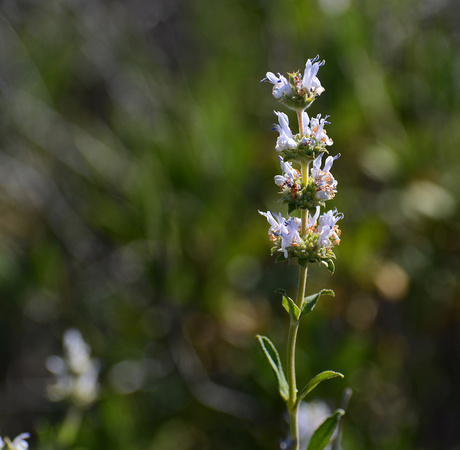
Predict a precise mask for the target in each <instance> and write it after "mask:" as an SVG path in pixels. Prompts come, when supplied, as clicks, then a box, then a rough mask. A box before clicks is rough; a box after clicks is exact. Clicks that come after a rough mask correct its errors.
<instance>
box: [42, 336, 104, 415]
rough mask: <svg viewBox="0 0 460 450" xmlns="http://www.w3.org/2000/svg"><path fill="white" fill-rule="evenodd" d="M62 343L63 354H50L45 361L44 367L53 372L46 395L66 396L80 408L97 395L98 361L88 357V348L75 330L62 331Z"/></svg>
mask: <svg viewBox="0 0 460 450" xmlns="http://www.w3.org/2000/svg"><path fill="white" fill-rule="evenodd" d="M63 346H64V356H63V357H60V356H50V357H49V358H48V359H47V360H46V367H47V368H48V370H49V371H50V372H52V373H53V374H54V375H55V383H54V384H52V385H50V386H48V391H47V393H48V398H49V399H50V400H51V401H61V400H65V399H67V400H69V401H70V402H72V403H74V404H75V405H76V406H77V407H79V408H82V409H84V408H86V407H88V406H90V405H91V404H92V403H94V402H95V401H96V400H97V397H98V395H99V383H98V376H99V363H98V361H97V360H95V359H92V358H91V357H90V354H91V348H90V346H89V345H88V344H87V343H86V342H85V341H84V340H83V337H82V335H81V333H80V332H79V331H78V330H76V329H69V330H67V331H66V332H65V333H64V337H63Z"/></svg>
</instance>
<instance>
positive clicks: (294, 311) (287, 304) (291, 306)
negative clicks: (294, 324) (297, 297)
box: [275, 289, 301, 320]
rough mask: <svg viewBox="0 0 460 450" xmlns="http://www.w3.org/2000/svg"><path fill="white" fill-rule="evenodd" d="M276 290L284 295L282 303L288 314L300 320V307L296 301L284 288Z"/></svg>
mask: <svg viewBox="0 0 460 450" xmlns="http://www.w3.org/2000/svg"><path fill="white" fill-rule="evenodd" d="M275 292H277V293H278V294H281V295H282V296H283V302H282V305H283V307H284V309H285V310H286V311H287V312H288V314H289V315H290V316H291V317H292V318H293V319H295V320H299V319H300V316H301V311H300V308H299V307H298V306H297V305H296V304H295V301H294V300H292V298H291V297H288V296H287V295H286V291H285V290H284V289H277V290H276V291H275Z"/></svg>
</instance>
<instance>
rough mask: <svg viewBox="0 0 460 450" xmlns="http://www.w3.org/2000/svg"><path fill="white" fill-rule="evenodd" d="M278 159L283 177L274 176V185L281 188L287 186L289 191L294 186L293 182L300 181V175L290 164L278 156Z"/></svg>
mask: <svg viewBox="0 0 460 450" xmlns="http://www.w3.org/2000/svg"><path fill="white" fill-rule="evenodd" d="M278 159H279V160H280V165H281V170H282V171H283V175H276V176H275V184H277V185H278V186H280V187H281V188H282V187H284V186H287V187H288V188H290V189H291V188H293V187H294V186H295V184H296V183H295V182H296V181H298V180H299V179H300V173H299V171H298V170H297V169H294V168H293V167H292V163H289V162H285V161H284V159H283V158H282V157H281V156H278Z"/></svg>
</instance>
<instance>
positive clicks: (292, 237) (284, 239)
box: [279, 217, 302, 258]
mask: <svg viewBox="0 0 460 450" xmlns="http://www.w3.org/2000/svg"><path fill="white" fill-rule="evenodd" d="M300 228H301V222H300V219H298V218H297V217H289V219H287V220H286V221H285V224H284V227H283V228H282V229H281V233H280V234H281V248H280V250H279V251H280V252H283V254H284V257H285V258H287V257H288V255H289V254H288V251H287V248H288V247H292V246H294V245H300V244H301V243H302V241H301V240H300Z"/></svg>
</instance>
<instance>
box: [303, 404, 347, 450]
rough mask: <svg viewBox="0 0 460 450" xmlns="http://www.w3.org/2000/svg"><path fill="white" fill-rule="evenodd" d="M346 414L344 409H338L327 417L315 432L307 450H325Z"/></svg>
mask: <svg viewBox="0 0 460 450" xmlns="http://www.w3.org/2000/svg"><path fill="white" fill-rule="evenodd" d="M344 414H345V411H344V410H343V409H337V410H336V411H335V412H334V414H332V416H331V417H329V418H327V419H326V420H325V421H324V422H323V423H322V424H321V425H320V426H319V427H318V429H317V430H316V431H315V432H314V433H313V436H312V437H311V439H310V443H309V444H308V449H307V450H323V449H324V447H326V445H327V444H329V441H330V440H331V436H332V434H333V433H334V430H335V428H336V426H337V425H338V423H339V422H340V419H341V417H342V416H343V415H344Z"/></svg>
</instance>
